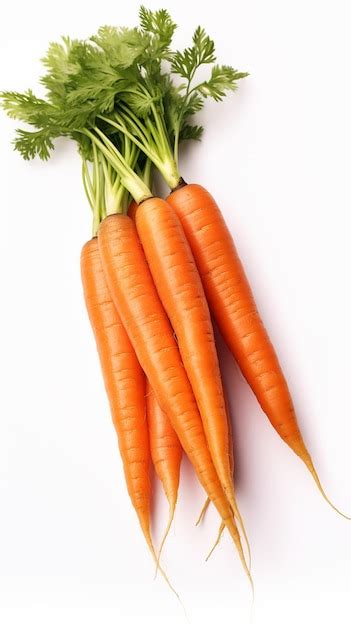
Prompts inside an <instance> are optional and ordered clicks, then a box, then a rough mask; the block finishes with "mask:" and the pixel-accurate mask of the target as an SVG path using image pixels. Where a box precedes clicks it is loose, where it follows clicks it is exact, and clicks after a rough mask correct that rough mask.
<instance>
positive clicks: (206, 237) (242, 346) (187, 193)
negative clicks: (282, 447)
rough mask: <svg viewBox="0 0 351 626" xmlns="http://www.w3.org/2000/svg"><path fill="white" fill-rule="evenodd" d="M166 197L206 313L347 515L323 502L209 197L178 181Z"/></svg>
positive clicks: (276, 421) (285, 435)
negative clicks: (201, 288)
mask: <svg viewBox="0 0 351 626" xmlns="http://www.w3.org/2000/svg"><path fill="white" fill-rule="evenodd" d="M167 201H168V202H169V204H170V205H171V206H172V207H173V208H174V210H175V211H176V213H177V215H178V217H179V219H180V221H181V223H182V225H183V228H184V231H185V233H186V236H187V239H188V241H189V243H190V246H191V249H192V252H193V254H194V257H195V260H196V263H197V266H198V269H199V272H200V276H201V279H202V282H203V285H204V289H205V293H206V296H207V300H208V303H209V306H210V309H211V312H212V313H213V315H214V318H215V320H216V322H217V324H218V327H219V329H220V331H221V333H222V335H223V337H224V339H225V341H226V343H227V345H228V346H229V348H230V350H231V352H232V354H233V356H234V357H235V359H236V361H237V362H238V364H239V367H240V369H241V371H242V373H243V375H244V377H245V378H246V380H247V382H248V383H249V385H250V387H251V389H252V390H253V392H254V394H255V395H256V398H257V400H258V402H259V404H260V405H261V407H262V409H263V411H264V412H265V413H266V415H267V417H268V419H269V420H270V422H271V424H272V426H273V427H274V428H275V430H276V431H277V433H278V434H279V435H280V437H281V438H282V439H283V441H285V443H286V444H287V445H288V446H289V447H290V448H291V449H292V450H293V451H294V452H295V454H297V455H298V456H299V457H300V459H301V460H302V461H303V462H304V463H305V465H306V467H307V468H308V470H309V471H310V473H311V474H312V476H313V478H314V480H315V482H316V484H317V487H318V489H319V491H320V492H321V494H322V495H323V497H324V498H325V500H326V501H327V502H328V503H329V504H330V505H331V506H332V508H334V509H335V510H336V511H337V512H338V513H340V514H341V515H343V516H344V517H347V516H346V515H344V514H343V513H341V511H339V509H337V508H336V507H335V506H334V504H333V503H332V502H331V501H330V500H329V498H328V497H327V495H326V494H325V491H324V489H323V487H322V485H321V483H320V480H319V477H318V474H317V472H316V469H315V467H314V464H313V461H312V459H311V456H310V454H309V452H308V450H307V448H306V445H305V442H304V440H303V437H302V434H301V432H300V429H299V426H298V423H297V417H296V413H295V409H294V406H293V402H292V398H291V395H290V392H289V389H288V385H287V382H286V379H285V377H284V374H283V372H282V369H281V367H280V364H279V361H278V357H277V355H276V352H275V350H274V348H273V345H272V343H271V341H270V339H269V337H268V333H267V331H266V329H265V327H264V325H263V322H262V320H261V317H260V315H259V313H258V311H257V307H256V304H255V300H254V297H253V294H252V291H251V288H250V285H249V283H248V280H247V278H246V275H245V272H244V269H243V266H242V264H241V261H240V259H239V256H238V254H237V251H236V248H235V245H234V242H233V239H232V236H231V234H230V232H229V229H228V227H227V225H226V223H225V221H224V218H223V216H222V213H221V211H220V210H219V208H218V206H217V204H216V202H215V200H214V199H213V197H212V196H211V195H210V194H209V193H208V191H206V189H204V188H203V187H202V186H200V185H196V184H189V185H188V184H186V183H182V184H180V185H179V187H178V189H177V190H175V191H173V192H172V193H171V194H170V195H169V197H168V198H167ZM347 519H349V518H348V517H347Z"/></svg>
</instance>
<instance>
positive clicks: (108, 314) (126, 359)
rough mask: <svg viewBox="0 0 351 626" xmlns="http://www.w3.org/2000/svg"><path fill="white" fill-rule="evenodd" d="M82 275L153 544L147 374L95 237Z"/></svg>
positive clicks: (132, 483) (132, 492)
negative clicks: (113, 295) (110, 287)
mask: <svg viewBox="0 0 351 626" xmlns="http://www.w3.org/2000/svg"><path fill="white" fill-rule="evenodd" d="M81 275H82V282H83V289H84V297H85V303H86V307H87V310H88V315H89V319H90V323H91V326H92V329H93V332H94V335H95V340H96V346H97V350H98V353H99V357H100V363H101V369H102V373H103V378H104V383H105V388H106V392H107V396H108V399H109V402H110V407H111V414H112V420H113V424H114V427H115V429H116V432H117V435H118V444H119V450H120V453H121V457H122V461H123V467H124V474H125V478H126V483H127V488H128V493H129V496H130V498H131V501H132V503H133V506H134V508H135V510H136V512H137V514H138V517H139V521H140V524H141V527H142V529H143V532H144V534H145V535H146V539H147V542H148V543H149V541H150V498H151V483H150V477H149V466H150V460H151V455H150V446H149V434H148V427H147V422H146V406H145V377H144V373H143V371H142V369H141V367H140V365H139V362H138V359H137V357H136V354H135V351H134V349H133V347H132V345H131V343H130V340H129V338H128V335H127V333H126V331H125V329H124V327H123V325H122V322H121V319H120V317H119V315H118V313H117V310H116V307H115V305H114V303H113V301H112V299H111V296H110V293H109V290H108V286H107V282H106V279H105V275H104V272H103V268H102V264H101V259H100V254H99V247H98V241H97V239H96V238H95V239H91V240H90V241H88V242H87V243H86V244H85V245H84V246H83V249H82V253H81Z"/></svg>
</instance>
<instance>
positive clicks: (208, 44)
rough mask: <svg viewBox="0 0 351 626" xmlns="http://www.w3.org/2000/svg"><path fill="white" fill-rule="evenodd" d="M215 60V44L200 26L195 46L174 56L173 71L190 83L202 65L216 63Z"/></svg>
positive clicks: (195, 34)
mask: <svg viewBox="0 0 351 626" xmlns="http://www.w3.org/2000/svg"><path fill="white" fill-rule="evenodd" d="M215 60H216V57H215V47H214V42H213V40H212V39H210V37H209V36H208V35H206V32H205V31H204V29H203V28H201V26H198V28H197V29H196V31H195V33H194V35H193V45H192V46H191V47H190V48H185V50H183V52H180V51H179V50H178V51H177V52H175V53H174V54H173V55H172V59H171V70H172V72H173V73H174V74H178V75H179V76H181V77H182V78H185V79H186V80H187V81H188V82H190V81H191V80H192V79H193V78H194V75H195V72H196V70H197V69H198V68H199V67H200V66H201V65H206V64H208V63H214V62H215Z"/></svg>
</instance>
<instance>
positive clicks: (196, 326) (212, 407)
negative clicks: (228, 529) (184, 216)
mask: <svg viewBox="0 0 351 626" xmlns="http://www.w3.org/2000/svg"><path fill="white" fill-rule="evenodd" d="M135 221H136V226H137V230H138V234H139V237H140V241H141V243H142V246H143V249H144V252H145V256H146V259H147V262H148V264H149V267H150V271H151V274H152V276H153V278H154V281H155V285H156V289H157V291H158V294H159V296H160V299H161V302H162V304H163V306H164V307H165V311H166V313H167V315H168V317H169V319H170V322H171V324H172V326H173V329H174V332H175V334H176V336H177V340H178V346H179V351H180V354H181V357H182V360H183V363H184V367H185V369H186V372H187V374H188V377H189V380H190V383H191V386H192V389H193V392H194V396H195V399H196V402H197V405H198V407H199V411H200V415H201V418H202V421H203V425H204V430H205V433H206V438H207V442H208V447H209V449H210V452H211V455H212V459H213V463H214V466H215V468H216V471H217V474H218V477H219V479H220V482H221V484H222V487H223V489H224V492H225V494H226V496H227V498H228V501H229V502H230V505H231V506H232V509H233V511H234V513H235V514H237V510H238V509H237V504H236V501H235V495H234V487H233V480H232V473H231V468H230V462H229V457H230V453H229V434H228V417H227V412H226V405H225V401H224V395H223V387H222V381H221V375H220V370H219V363H218V357H217V351H216V346H215V340H214V334H213V328H212V322H211V317H210V312H209V309H208V305H207V302H206V298H205V294H204V291H203V287H202V284H201V279H200V276H199V273H198V270H197V267H196V264H195V261H194V258H193V255H192V253H191V250H190V247H189V244H188V242H187V240H186V237H185V234H184V231H183V228H182V226H181V223H180V221H179V219H178V217H177V215H176V214H175V212H174V210H173V209H172V208H171V207H170V206H169V205H168V204H167V202H165V201H164V200H161V199H160V198H153V199H152V200H147V201H145V202H143V203H142V204H141V205H140V206H139V207H138V209H137V211H136V215H135Z"/></svg>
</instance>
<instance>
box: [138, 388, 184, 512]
mask: <svg viewBox="0 0 351 626" xmlns="http://www.w3.org/2000/svg"><path fill="white" fill-rule="evenodd" d="M146 415H147V422H148V427H149V437H150V450H151V458H152V462H153V465H154V467H155V471H156V474H157V476H158V478H159V479H160V481H161V483H162V486H163V489H164V492H165V494H166V497H167V500H168V502H169V504H170V506H171V507H175V504H176V502H177V495H178V487H179V475H180V465H181V461H182V454H183V450H182V446H181V444H180V441H179V439H178V437H177V434H176V432H175V430H174V428H173V426H172V424H171V422H170V420H169V419H168V417H167V415H166V414H165V413H164V412H163V411H162V409H161V407H160V405H159V403H158V402H157V399H156V396H155V394H154V392H153V389H152V387H151V385H150V383H149V382H148V381H147V383H146Z"/></svg>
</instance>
